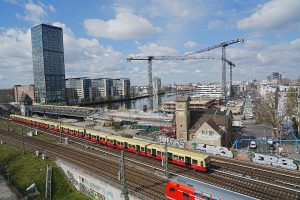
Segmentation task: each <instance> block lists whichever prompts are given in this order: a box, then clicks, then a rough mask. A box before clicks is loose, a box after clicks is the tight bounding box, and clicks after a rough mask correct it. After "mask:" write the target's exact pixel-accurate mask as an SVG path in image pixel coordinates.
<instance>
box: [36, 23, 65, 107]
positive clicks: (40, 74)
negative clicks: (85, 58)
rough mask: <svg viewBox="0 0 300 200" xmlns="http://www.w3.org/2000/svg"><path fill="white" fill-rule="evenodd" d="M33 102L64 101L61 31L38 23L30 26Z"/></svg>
mask: <svg viewBox="0 0 300 200" xmlns="http://www.w3.org/2000/svg"><path fill="white" fill-rule="evenodd" d="M31 41H32V60H33V76H34V84H35V102H37V103H65V90H66V86H65V63H64V47H63V31H62V28H60V27H55V26H50V25H47V24H40V25H37V26H35V27H32V28H31Z"/></svg>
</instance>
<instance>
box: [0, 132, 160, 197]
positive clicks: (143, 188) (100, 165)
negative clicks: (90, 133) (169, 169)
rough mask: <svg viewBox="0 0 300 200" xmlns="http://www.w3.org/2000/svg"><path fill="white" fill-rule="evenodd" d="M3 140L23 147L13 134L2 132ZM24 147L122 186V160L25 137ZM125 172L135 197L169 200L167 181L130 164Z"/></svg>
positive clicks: (130, 189)
mask: <svg viewBox="0 0 300 200" xmlns="http://www.w3.org/2000/svg"><path fill="white" fill-rule="evenodd" d="M0 138H1V139H2V140H5V141H7V142H9V143H13V144H15V145H17V146H19V147H20V146H22V137H21V136H16V135H14V137H12V136H11V135H10V136H9V135H8V134H7V132H3V131H2V130H1V131H0ZM24 144H25V146H26V150H27V149H28V148H30V150H31V151H33V152H34V151H35V150H39V151H41V152H43V151H46V152H47V155H51V156H53V157H54V158H58V159H63V160H66V161H67V162H71V163H73V164H75V165H77V166H80V167H82V168H84V169H86V170H88V171H91V172H93V173H95V174H97V175H98V176H100V177H102V178H104V179H106V180H110V181H111V182H113V183H115V184H116V185H118V184H119V183H120V181H119V180H118V172H119V161H118V159H114V160H112V159H105V158H100V157H99V156H94V155H92V154H85V153H83V152H81V151H77V150H75V149H69V148H65V147H63V146H61V145H57V144H52V143H47V142H44V141H41V140H35V139H32V138H24ZM125 173H126V185H127V188H128V190H129V192H130V193H131V194H138V195H137V196H142V197H143V199H166V198H165V195H164V189H165V188H164V185H165V183H166V181H165V180H164V179H162V178H159V177H158V176H156V175H153V174H150V173H147V172H145V171H143V173H137V169H136V168H134V167H133V166H130V165H127V167H126V169H125Z"/></svg>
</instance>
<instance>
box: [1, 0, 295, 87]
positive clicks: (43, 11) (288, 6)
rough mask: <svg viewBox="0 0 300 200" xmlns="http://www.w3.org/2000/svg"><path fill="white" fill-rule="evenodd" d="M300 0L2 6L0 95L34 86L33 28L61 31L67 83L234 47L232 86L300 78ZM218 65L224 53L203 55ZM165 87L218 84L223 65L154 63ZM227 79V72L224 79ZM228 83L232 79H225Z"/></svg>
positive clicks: (141, 76) (143, 75)
mask: <svg viewBox="0 0 300 200" xmlns="http://www.w3.org/2000/svg"><path fill="white" fill-rule="evenodd" d="M299 10H300V0H269V1H266V0H231V1H225V0H223V1H221V0H185V1H182V0H144V1H143V0H120V1H109V0H107V1H103V0H89V1H78V0H77V1H76V0H64V1H35V0H31V1H26V0H25V1H24V0H0V19H1V20H0V44H1V45H0V88H9V87H12V86H13V85H14V84H31V83H33V75H32V57H31V38H30V28H31V27H32V26H34V25H36V24H39V23H48V24H53V25H56V26H60V27H62V28H63V31H64V48H65V67H66V77H67V78H68V77H80V76H88V77H112V78H119V77H129V78H130V79H131V82H132V85H146V84H147V81H148V79H147V63H146V62H143V61H139V62H126V58H127V57H128V56H139V55H183V54H185V53H188V52H194V51H196V50H199V49H202V48H205V47H209V46H212V45H215V44H219V43H221V42H225V41H229V40H232V39H237V38H243V39H245V43H243V44H234V45H231V46H229V47H227V51H226V52H227V58H228V59H229V60H231V61H232V62H234V63H235V64H236V65H237V67H236V68H235V69H234V72H233V79H234V80H235V81H242V80H250V79H251V78H256V79H259V80H260V79H263V78H265V77H266V76H268V75H270V74H271V73H272V72H275V71H278V72H280V73H282V74H283V75H284V76H285V77H288V78H291V79H296V78H298V76H299V74H300V70H299V63H300V12H299ZM199 55H202V56H204V57H205V56H213V57H216V58H220V56H221V49H220V48H219V49H215V50H213V51H209V52H205V53H203V54H199ZM153 74H154V75H158V76H160V77H161V78H162V83H163V84H166V83H174V82H176V83H189V82H201V83H202V82H212V81H214V82H221V60H218V59H216V60H193V61H184V62H178V61H154V62H153ZM227 75H228V71H227ZM227 77H228V76H227Z"/></svg>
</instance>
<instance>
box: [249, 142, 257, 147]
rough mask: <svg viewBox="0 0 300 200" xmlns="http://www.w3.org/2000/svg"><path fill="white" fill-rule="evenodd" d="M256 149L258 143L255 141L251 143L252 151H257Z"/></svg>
mask: <svg viewBox="0 0 300 200" xmlns="http://www.w3.org/2000/svg"><path fill="white" fill-rule="evenodd" d="M256 148H257V145H256V142H255V141H251V142H250V149H256Z"/></svg>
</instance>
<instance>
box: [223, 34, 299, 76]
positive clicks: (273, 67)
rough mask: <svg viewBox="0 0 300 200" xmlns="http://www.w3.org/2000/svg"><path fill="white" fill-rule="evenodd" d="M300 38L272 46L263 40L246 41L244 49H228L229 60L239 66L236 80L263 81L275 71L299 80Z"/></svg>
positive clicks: (236, 69)
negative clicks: (251, 76)
mask: <svg viewBox="0 0 300 200" xmlns="http://www.w3.org/2000/svg"><path fill="white" fill-rule="evenodd" d="M299 51H300V38H298V39H295V40H292V41H289V42H282V43H279V44H270V43H268V42H265V41H263V40H246V42H245V44H244V46H243V47H239V48H228V50H227V58H228V59H229V60H231V61H232V62H234V63H235V64H236V66H237V68H235V71H236V73H237V74H235V75H234V76H235V79H239V80H242V77H245V76H247V77H249V75H251V73H252V74H253V76H254V77H256V78H259V79H262V78H265V77H266V76H268V75H270V74H271V73H272V72H274V71H278V72H280V73H283V72H285V73H286V75H287V76H288V77H290V78H291V79H295V78H297V76H298V75H299V74H300V72H299V70H298V69H299V63H300V57H299V55H298V54H299V53H298V52H299Z"/></svg>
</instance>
